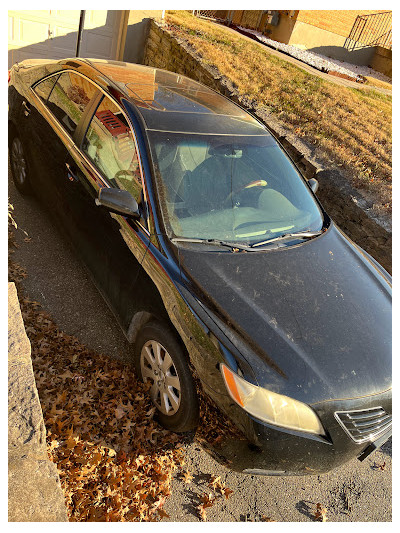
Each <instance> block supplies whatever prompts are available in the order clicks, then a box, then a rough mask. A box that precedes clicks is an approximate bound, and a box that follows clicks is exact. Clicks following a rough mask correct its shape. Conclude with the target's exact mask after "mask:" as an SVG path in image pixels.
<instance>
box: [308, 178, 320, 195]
mask: <svg viewBox="0 0 400 533" xmlns="http://www.w3.org/2000/svg"><path fill="white" fill-rule="evenodd" d="M308 185H309V186H310V188H311V190H312V192H313V193H314V194H315V193H316V192H317V191H318V186H319V183H318V180H316V179H315V178H311V179H310V180H308Z"/></svg>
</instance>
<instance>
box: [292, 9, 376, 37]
mask: <svg viewBox="0 0 400 533" xmlns="http://www.w3.org/2000/svg"><path fill="white" fill-rule="evenodd" d="M379 12H380V10H379V9H374V10H367V9H364V10H363V11H356V10H338V9H333V10H328V9H323V10H317V9H301V10H300V11H299V13H298V15H297V22H305V23H306V24H310V25H311V26H315V27H316V28H320V29H321V30H326V31H330V32H332V33H336V34H337V35H341V36H342V37H347V36H348V35H349V33H350V31H351V28H352V27H353V24H354V22H355V20H356V18H357V16H358V15H372V14H374V13H379Z"/></svg>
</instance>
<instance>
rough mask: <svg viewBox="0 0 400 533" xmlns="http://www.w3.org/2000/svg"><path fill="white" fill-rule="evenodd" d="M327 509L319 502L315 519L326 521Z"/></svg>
mask: <svg viewBox="0 0 400 533" xmlns="http://www.w3.org/2000/svg"><path fill="white" fill-rule="evenodd" d="M326 513H327V509H326V508H325V507H322V505H321V504H320V503H317V510H316V511H315V513H314V519H315V520H316V521H317V520H318V521H319V522H326Z"/></svg>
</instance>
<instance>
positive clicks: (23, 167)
mask: <svg viewBox="0 0 400 533" xmlns="http://www.w3.org/2000/svg"><path fill="white" fill-rule="evenodd" d="M10 163H11V171H12V176H13V180H14V183H15V186H16V187H17V189H18V190H19V192H20V193H22V194H31V193H32V187H31V183H30V181H29V165H28V160H27V157H26V153H25V150H24V147H23V144H22V141H21V139H20V138H19V137H18V135H15V136H14V137H13V138H12V140H11V143H10Z"/></svg>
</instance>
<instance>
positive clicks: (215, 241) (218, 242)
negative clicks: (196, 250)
mask: <svg viewBox="0 0 400 533" xmlns="http://www.w3.org/2000/svg"><path fill="white" fill-rule="evenodd" d="M171 242H173V243H175V242H193V243H199V244H214V245H216V246H227V247H228V248H232V249H233V250H234V249H235V248H236V249H238V250H251V247H250V246H246V245H245V244H238V243H236V242H229V241H221V240H219V239H189V238H187V237H175V238H173V239H171Z"/></svg>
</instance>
